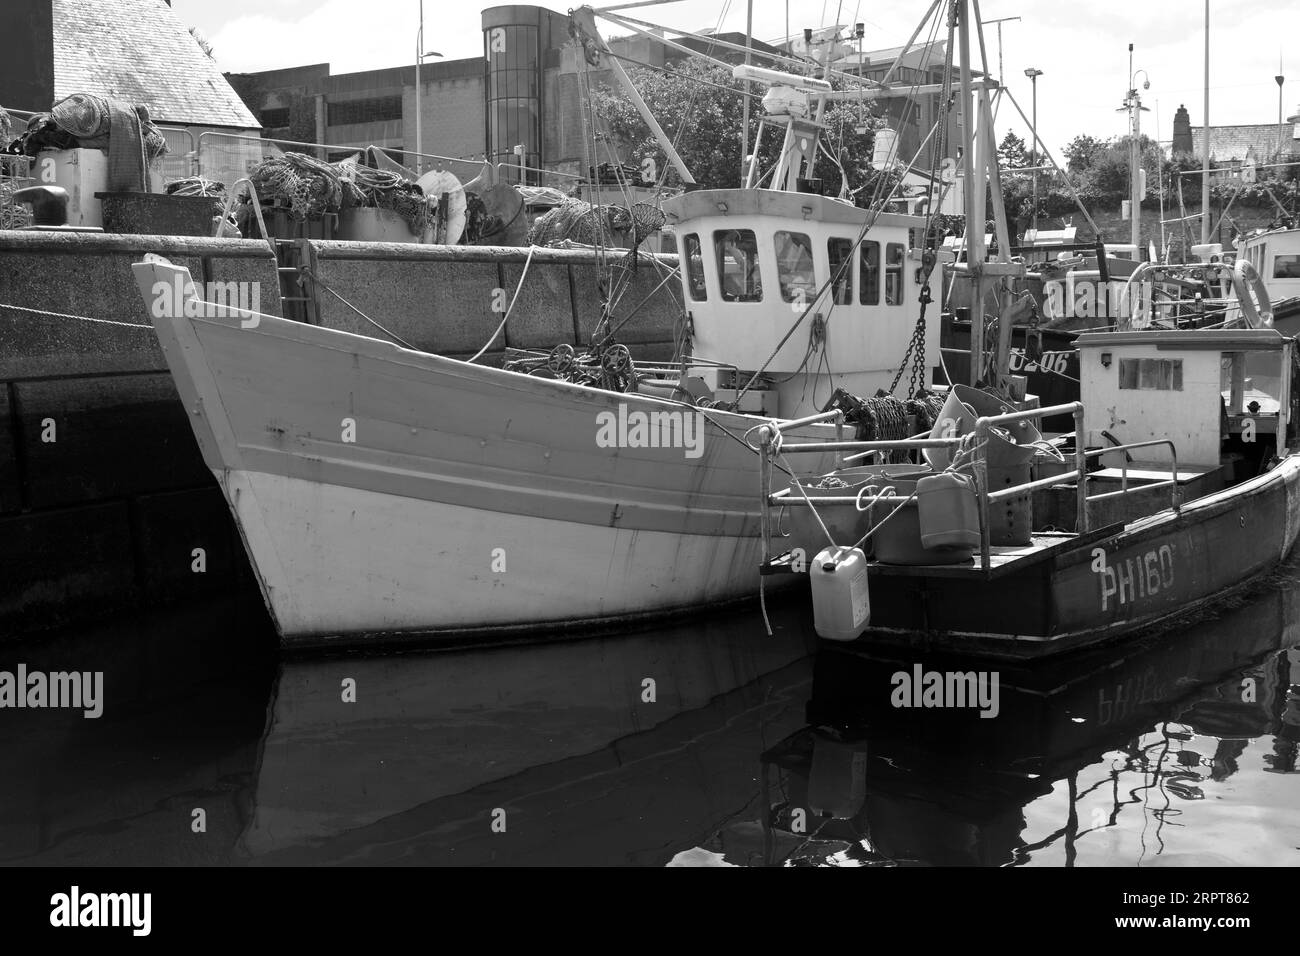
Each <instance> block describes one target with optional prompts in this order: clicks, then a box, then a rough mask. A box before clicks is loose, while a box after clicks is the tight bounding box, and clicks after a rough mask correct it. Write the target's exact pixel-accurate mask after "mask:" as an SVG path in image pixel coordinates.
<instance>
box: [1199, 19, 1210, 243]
mask: <svg viewBox="0 0 1300 956" xmlns="http://www.w3.org/2000/svg"><path fill="white" fill-rule="evenodd" d="M1203 113H1204V117H1205V123H1204V125H1203V126H1202V127H1201V242H1203V243H1204V242H1209V241H1210V0H1205V107H1204V110H1203Z"/></svg>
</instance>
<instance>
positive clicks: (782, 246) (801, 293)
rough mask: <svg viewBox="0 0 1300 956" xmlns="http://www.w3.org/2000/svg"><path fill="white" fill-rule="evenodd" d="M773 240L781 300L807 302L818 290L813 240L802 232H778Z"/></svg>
mask: <svg viewBox="0 0 1300 956" xmlns="http://www.w3.org/2000/svg"><path fill="white" fill-rule="evenodd" d="M773 239H774V241H775V245H776V277H777V280H778V281H779V282H780V283H781V298H782V299H784V300H785V301H786V302H795V301H798V302H807V301H808V300H809V299H811V298H812V297H813V295H814V293H815V292H816V290H817V279H816V277H815V275H814V274H813V253H812V240H811V239H809V238H808V237H807V236H806V235H805V234H804V233H802V232H777V234H776V235H775V236H773Z"/></svg>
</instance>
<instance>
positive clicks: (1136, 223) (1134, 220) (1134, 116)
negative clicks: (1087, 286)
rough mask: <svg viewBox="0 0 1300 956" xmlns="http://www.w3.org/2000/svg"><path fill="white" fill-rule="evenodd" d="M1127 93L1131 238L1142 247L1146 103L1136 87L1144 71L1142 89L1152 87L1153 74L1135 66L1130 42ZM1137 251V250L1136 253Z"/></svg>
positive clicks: (1138, 246)
mask: <svg viewBox="0 0 1300 956" xmlns="http://www.w3.org/2000/svg"><path fill="white" fill-rule="evenodd" d="M1128 68H1129V74H1128V87H1129V88H1128V95H1127V96H1125V97H1124V105H1123V106H1122V107H1120V110H1119V112H1121V113H1122V112H1124V111H1125V110H1127V111H1128V114H1129V137H1130V140H1129V160H1128V168H1129V225H1130V227H1131V229H1130V233H1129V236H1130V238H1129V241H1130V242H1131V243H1132V244H1133V248H1134V249H1138V248H1140V247H1141V242H1142V239H1141V230H1142V189H1141V183H1142V144H1141V142H1140V138H1141V135H1142V113H1143V111H1144V110H1146V107H1145V106H1143V105H1142V96H1141V94H1139V93H1138V90H1137V75H1138V73H1141V74H1142V75H1143V76H1144V77H1146V79H1145V80H1144V81H1143V83H1142V89H1144V90H1149V89H1151V77H1150V76H1148V75H1147V71H1146V70H1138V71H1136V72H1134V70H1133V44H1132V43H1130V44H1129V45H1128ZM1134 254H1135V255H1136V253H1134Z"/></svg>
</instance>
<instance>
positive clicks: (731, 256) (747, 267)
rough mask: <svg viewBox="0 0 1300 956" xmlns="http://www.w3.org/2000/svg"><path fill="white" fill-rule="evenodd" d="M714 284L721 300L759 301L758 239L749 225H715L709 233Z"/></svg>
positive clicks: (760, 285)
mask: <svg viewBox="0 0 1300 956" xmlns="http://www.w3.org/2000/svg"><path fill="white" fill-rule="evenodd" d="M713 248H714V252H715V254H716V255H717V259H718V285H719V286H720V287H721V289H722V299H723V301H725V302H762V301H763V276H762V273H761V272H760V271H759V267H758V239H757V238H756V237H755V236H754V230H752V229H719V230H717V231H716V232H715V233H714V234H713Z"/></svg>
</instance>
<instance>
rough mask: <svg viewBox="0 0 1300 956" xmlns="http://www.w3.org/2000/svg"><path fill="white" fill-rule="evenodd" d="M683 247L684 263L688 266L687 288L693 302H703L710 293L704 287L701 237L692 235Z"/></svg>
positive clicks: (687, 238)
mask: <svg viewBox="0 0 1300 956" xmlns="http://www.w3.org/2000/svg"><path fill="white" fill-rule="evenodd" d="M682 246H683V248H682V261H683V262H684V263H685V264H686V288H687V289H688V290H689V291H690V294H691V301H693V302H703V301H704V300H705V299H707V298H708V292H707V291H706V289H705V287H704V253H703V252H701V251H700V237H699V236H697V235H696V234H695V233H690V234H688V235H687V236H686V240H685V242H683V243H682Z"/></svg>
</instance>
